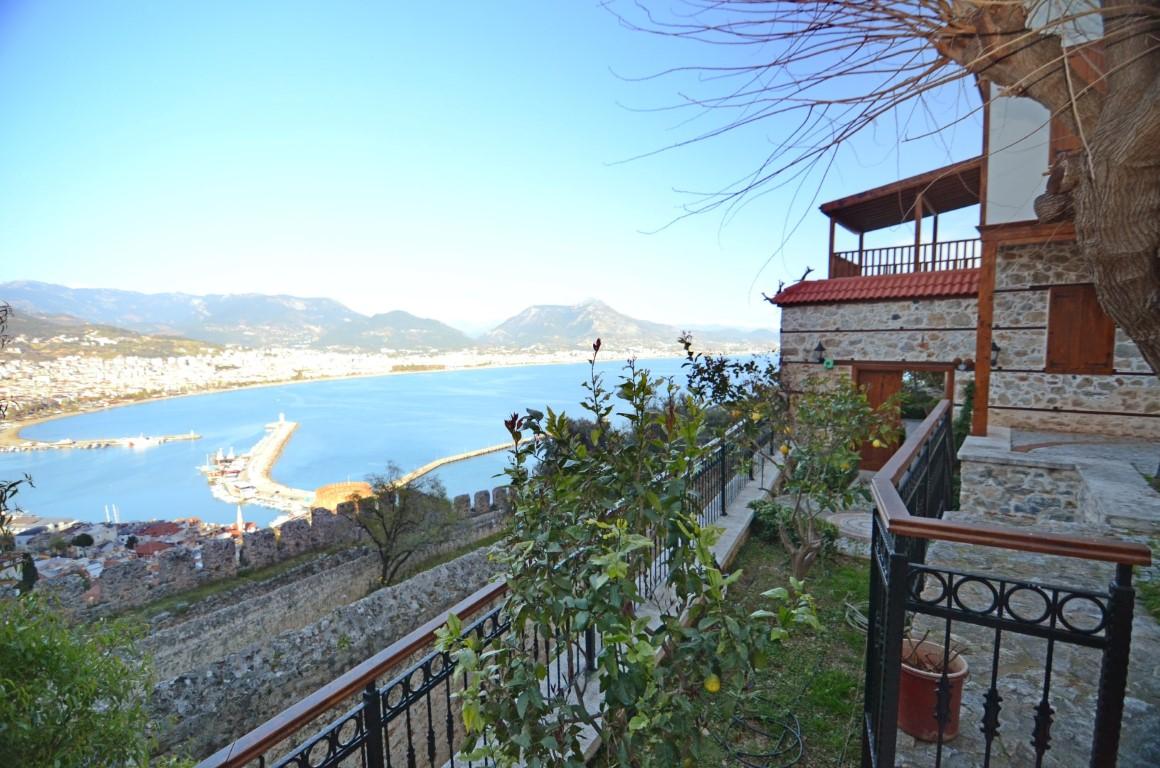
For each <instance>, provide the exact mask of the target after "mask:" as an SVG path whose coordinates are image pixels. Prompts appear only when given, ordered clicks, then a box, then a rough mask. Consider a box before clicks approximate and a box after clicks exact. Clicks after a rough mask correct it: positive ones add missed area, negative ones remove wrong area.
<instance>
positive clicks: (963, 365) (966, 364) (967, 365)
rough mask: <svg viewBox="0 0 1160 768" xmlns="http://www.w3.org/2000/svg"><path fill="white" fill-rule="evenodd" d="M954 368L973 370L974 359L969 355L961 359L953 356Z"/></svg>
mask: <svg viewBox="0 0 1160 768" xmlns="http://www.w3.org/2000/svg"><path fill="white" fill-rule="evenodd" d="M955 369H956V370H959V371H973V370H975V361H974V360H972V359H971V358H969V357H966V358H963V359H961V360H959V359H958V358H955Z"/></svg>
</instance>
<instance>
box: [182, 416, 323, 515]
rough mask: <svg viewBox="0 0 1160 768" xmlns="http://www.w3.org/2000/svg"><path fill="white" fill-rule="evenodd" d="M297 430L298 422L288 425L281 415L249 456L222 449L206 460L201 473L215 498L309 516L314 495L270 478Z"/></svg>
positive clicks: (271, 424) (268, 426)
mask: <svg viewBox="0 0 1160 768" xmlns="http://www.w3.org/2000/svg"><path fill="white" fill-rule="evenodd" d="M297 428H298V423H297V422H294V421H286V418H285V416H284V415H282V414H279V416H278V421H275V422H272V423H270V424H267V425H266V434H265V435H263V436H262V439H260V440H259V441H258V442H257V443H255V444H254V447H253V448H251V449H250V450H249V452H247V453H243V454H240V455H235V454H234V451H233V449H232V448H231V449H230V450H229V451H228V452H224V453H223V452H222V451H221V450H220V449H219V451H218V454H217V456H214V457H212V458H211V457H206V463H205V464H204V465H203V466H201V467H199V468H198V469H199V470H200V471H201V472H202V473H203V474H204V475H205V476H206V477H207V478H208V480H209V486H210V492H211V493H212V494H213V496H214V498H216V499H218V500H219V501H224V502H227V503H229V504H256V505H258V506H262V507H266V508H268V509H276V510H278V511H280V512H284V513H286V514H287V515H290V516H291V517H293V516H295V515H304V514H307V513H308V512H309V511H310V505H311V503H312V502H313V501H314V491H307V490H303V489H301V488H291V487H290V486H287V485H282V484H281V483H278V482H276V481H275V480H274V479H273V478H271V477H270V472H271V471H272V470H273V468H274V464H275V463H277V461H278V457H279V456H281V455H282V451H283V450H285V448H286V444H287V443H288V442H289V441H290V437H291V436H292V435H293V434H294V430H296V429H297Z"/></svg>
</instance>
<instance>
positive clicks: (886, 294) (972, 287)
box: [773, 269, 979, 307]
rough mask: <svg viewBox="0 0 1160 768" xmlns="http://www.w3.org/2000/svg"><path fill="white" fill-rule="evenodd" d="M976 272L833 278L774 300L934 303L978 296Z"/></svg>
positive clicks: (781, 303)
mask: <svg viewBox="0 0 1160 768" xmlns="http://www.w3.org/2000/svg"><path fill="white" fill-rule="evenodd" d="M978 294H979V270H977V269H951V270H943V271H941V272H913V273H908V274H904V275H877V276H875V277H836V278H833V279H830V280H810V281H808V282H804V283H795V284H794V285H791V286H790V287H788V288H786V289H785V290H783V291H782V292H781V293H779V294H777V295H776V296H774V297H773V303H774V304H777V305H778V306H779V307H787V306H791V305H794V304H834V303H840V302H847V301H880V300H882V299H933V298H937V297H942V296H977V295H978Z"/></svg>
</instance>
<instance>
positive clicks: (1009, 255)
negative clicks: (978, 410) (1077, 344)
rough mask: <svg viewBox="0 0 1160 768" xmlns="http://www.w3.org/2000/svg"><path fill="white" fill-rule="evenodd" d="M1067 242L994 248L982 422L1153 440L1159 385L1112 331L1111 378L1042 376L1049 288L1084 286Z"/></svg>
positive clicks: (1085, 274)
mask: <svg viewBox="0 0 1160 768" xmlns="http://www.w3.org/2000/svg"><path fill="white" fill-rule="evenodd" d="M1091 281H1092V278H1091V274H1090V272H1089V271H1088V269H1087V267H1086V265H1085V264H1084V262H1083V259H1082V257H1081V256H1080V254H1079V250H1078V248H1076V246H1075V244H1074V243H1050V244H1038V245H1020V246H1003V247H1000V248H999V250H998V253H997V255H996V262H995V314H994V321H993V331H992V336H993V339H994V341H995V343H996V344H997V345H998V346H999V347H1000V349H1001V352H1000V354H999V362H998V364H997V365H996V366H995V367H994V368H993V369H992V371H991V392H990V397H989V401H988V404H989V416H988V423H989V425H990V426H996V427H1017V428H1022V429H1044V430H1062V431H1067V432H1092V433H1102V434H1115V435H1121V436H1134V437H1144V438H1156V437H1160V382H1158V381H1157V380H1156V377H1155V375H1154V374H1153V373H1152V371H1151V368H1150V367H1149V366H1148V363H1147V361H1145V360H1144V357H1143V355H1141V354H1140V351H1139V349H1138V348H1137V347H1136V345H1135V343H1134V342H1132V340H1131V339H1129V338H1128V337H1127V335H1126V334H1125V333H1124V332H1123V331H1120V330H1118V329H1117V331H1116V339H1115V356H1114V365H1115V371H1114V372H1113V373H1112V374H1110V375H1092V374H1065V373H1047V372H1045V371H1044V368H1045V366H1046V363H1047V360H1046V358H1047V329H1048V323H1049V320H1050V318H1049V317H1048V302H1049V290H1050V288H1051V286H1053V285H1066V284H1075V283H1090V282H1091Z"/></svg>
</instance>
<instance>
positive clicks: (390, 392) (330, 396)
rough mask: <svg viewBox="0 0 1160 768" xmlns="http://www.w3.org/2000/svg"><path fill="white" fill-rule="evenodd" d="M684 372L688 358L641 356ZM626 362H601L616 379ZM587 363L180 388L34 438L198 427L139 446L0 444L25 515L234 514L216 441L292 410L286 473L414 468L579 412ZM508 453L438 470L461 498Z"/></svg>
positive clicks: (245, 441) (314, 482) (292, 477)
mask: <svg viewBox="0 0 1160 768" xmlns="http://www.w3.org/2000/svg"><path fill="white" fill-rule="evenodd" d="M640 364H641V365H642V366H644V367H647V368H649V369H650V370H652V371H653V372H654V373H656V374H661V375H671V376H675V377H676V378H677V380H678V382H680V383H683V382H684V376H683V375H682V373H681V367H680V366H681V360H680V359H664V360H648V361H642V362H641V363H640ZM622 367H623V364H622V363H605V364H602V365H601V366H600V370H601V371H602V372H603V373H604V375H605V379H606V381H608V382H611V381H613V380H614V379H615V377H616V376H617V374H618V372H619V370H620V369H621V368H622ZM587 374H588V367H587V365H585V364H574V365H540V366H527V367H518V368H490V369H480V370H468V371H446V372H434V373H415V374H406V375H395V376H382V377H377V378H365V379H348V380H343V381H319V382H305V383H300V384H290V385H284V386H276V387H261V388H255V389H244V390H237V391H232V392H220V393H215V394H207V395H197V396H193V397H181V398H174V399H171V400H160V401H156V402H150V403H142V404H139V405H131V406H125V407H120V408H112V409H109V410H105V411H100V412H96V413H88V414H83V415H79V416H71V417H68V418H64V419H58V420H55V421H50V422H47V423H45V424H39V425H36V426H33V427H30V428H28V429H27V430H25V432H24V434H25V435H26V436H28V437H30V438H34V439H37V440H60V439H62V438H72V439H94V438H102V437H129V436H136V435H139V434H144V435H160V434H177V433H185V432H189V431H190V430H193V431H195V432H197V433H198V434H200V435H201V436H202V438H201V439H200V440H196V441H189V442H177V443H169V444H165V445H159V446H154V447H151V448H147V449H143V450H132V449H122V448H104V449H100V450H76V451H72V450H52V451H36V452H30V453H13V454H0V477H3V478H12V477H17V476H19V474H21V473H25V472H27V473H28V474H30V475H32V477H33V481H34V482H35V487H34V488H30V489H22V490H21V492H20V495H19V497H18V501H20V503H21V506H22V507H23V508H24V509H25V510H26V511H27V512H29V513H31V514H35V515H42V516H52V517H68V518H75V519H79V520H90V521H103V520H104V508H105V505H111V504H116V505H117V508H118V510H119V511H120V517H121V520H122V521H127V520H149V519H170V518H177V517H189V516H196V517H200V518H201V519H202V520H205V521H210V522H220V523H228V522H232V521H233V519H234V516H235V508H234V507H233V506H232V505H229V504H225V503H223V502H219V501H217V500H216V499H214V498H213V497H212V496H211V495H210V491H209V486H208V485H207V483H206V481H205V478H204V477H203V476H202V475H201V474H199V473H198V471H197V469H196V468H197V466H198V465H200V464H203V463H204V462H205V459H206V455H207V454H211V453H215V452H216V451H217V450H218V449H219V448H221V449H229V448H230V447H233V448H234V449H235V450H236V451H237V452H239V453H240V452H243V451H246V450H249V448H250V447H251V446H252V445H253V444H254V443H255V442H257V441H258V439H259V438H261V437H262V435H263V434H264V429H265V425H266V424H267V423H269V422H271V421H274V420H276V419H277V418H278V414H279V413H284V414H285V415H286V418H287V419H288V420H291V421H296V422H298V423H299V427H298V430H297V431H296V432H295V433H294V435H293V437H292V438H291V439H290V442H289V444H288V445H287V446H286V450H285V452H284V453H283V454H282V457H281V459H280V460H279V461H278V464H277V465H276V466H275V468H274V472H273V476H274V478H275V479H276V480H278V481H279V482H281V483H284V484H286V485H289V486H293V487H296V488H306V489H313V488H317V487H318V486H320V485H324V484H326V483H332V482H337V481H341V480H347V479H350V480H360V479H364V478H365V477H366V476H367V475H368V474H371V473H375V472H382V471H383V470H384V469H385V468H386V465H387V462H388V461H394V462H395V463H396V464H398V465H399V466H400V467H401V468H402V469H403V470H404V471H407V470H410V469H414V468H415V467H419V466H422V465H423V464H426V463H427V462H430V461H433V460H435V459H438V458H440V457H443V456H448V455H451V454H455V453H460V452H463V451H469V450H473V449H476V448H482V447H484V446H488V445H495V444H497V443H502V442H504V441H506V440H507V439H508V435H507V432H506V431H505V430H504V427H503V420H504V419H505V418H507V417H508V416H509V415H510V414H511V413H512V412H513V411H519V412H520V413H523V411H524V409H525V408H528V407H533V408H540V409H543V408H544V406H551V407H552V408H554V409H556V410H561V409H563V410H566V411H567V412H568V413H570V414H575V415H581V413H580V409H579V402H580V401H581V399H582V398H583V396H584V390H583V389H582V388H581V382H583V381H584V380H586V377H587ZM506 463H507V454H506V453H496V454H491V455H489V456H484V457H480V458H477V459H472V460H469V461H464V462H460V463H457V464H451V465H448V466H447V467H444V468H443V469H442V470H440V472H439V477H440V478H441V479H442V480H443V483H444V485H445V486H446V487H447V491H448V493H449V494H451V495H452V496H454V495H456V494H459V493H472V492H474V491H476V490H480V489H483V488H491V487H493V486H495V485H500V484H502V483H503V479H502V478H497V477H496V475H498V474H499V473H500V472H501V471H502V470H503V468H504V466H506ZM278 514H279V513H278V512H276V511H274V510H269V509H265V508H262V507H257V506H249V507H247V508H246V510H245V515H246V519H247V520H253V521H255V522H258V523H259V524H263V525H264V524H267V523H268V522H269V521H270V520H272V519H273V518H274V517H276V516H277V515H278Z"/></svg>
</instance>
